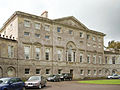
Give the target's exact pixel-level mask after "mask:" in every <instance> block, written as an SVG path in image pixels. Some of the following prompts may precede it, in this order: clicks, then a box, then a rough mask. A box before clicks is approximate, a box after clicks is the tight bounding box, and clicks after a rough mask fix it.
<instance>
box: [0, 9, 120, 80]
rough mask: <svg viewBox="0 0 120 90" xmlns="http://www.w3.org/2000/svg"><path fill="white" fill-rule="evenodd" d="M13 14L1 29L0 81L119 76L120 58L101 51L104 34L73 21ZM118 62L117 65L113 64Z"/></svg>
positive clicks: (73, 18) (69, 18) (70, 19)
mask: <svg viewBox="0 0 120 90" xmlns="http://www.w3.org/2000/svg"><path fill="white" fill-rule="evenodd" d="M47 16H48V12H47V11H45V12H44V13H43V14H42V15H41V16H37V15H32V14H28V13H24V12H20V11H16V12H15V13H14V14H13V15H12V16H11V17H10V18H9V19H8V20H7V21H6V22H5V24H4V25H3V27H2V28H1V29H0V77H13V76H17V77H21V78H27V77H30V76H31V75H44V76H48V75H50V74H61V73H72V74H73V78H75V79H77V78H84V77H103V76H107V75H110V74H112V73H119V72H120V58H119V57H120V54H118V53H117V54H116V53H112V55H113V56H114V57H115V58H114V60H115V62H114V63H112V61H111V62H110V60H111V59H109V56H111V53H110V54H109V53H106V52H105V51H104V36H105V34H103V33H101V32H97V31H93V30H90V29H88V28H87V27H86V26H85V25H83V24H82V23H81V22H80V21H78V20H77V19H76V18H75V17H73V16H70V17H64V18H59V19H54V20H52V19H48V17H47ZM116 62H117V63H116Z"/></svg>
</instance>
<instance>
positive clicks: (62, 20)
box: [54, 16, 87, 29]
mask: <svg viewBox="0 0 120 90" xmlns="http://www.w3.org/2000/svg"><path fill="white" fill-rule="evenodd" d="M54 21H56V22H59V23H62V24H66V25H69V26H73V27H77V28H80V29H87V27H86V26H85V25H83V24H82V23H81V22H80V21H79V20H77V19H76V18H75V17H73V16H70V17H65V18H60V19H55V20H54Z"/></svg>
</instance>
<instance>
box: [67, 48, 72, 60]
mask: <svg viewBox="0 0 120 90" xmlns="http://www.w3.org/2000/svg"><path fill="white" fill-rule="evenodd" d="M72 54H73V52H72V46H70V47H69V49H68V61H72Z"/></svg>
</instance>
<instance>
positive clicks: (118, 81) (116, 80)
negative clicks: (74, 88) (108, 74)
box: [78, 79, 120, 84]
mask: <svg viewBox="0 0 120 90" xmlns="http://www.w3.org/2000/svg"><path fill="white" fill-rule="evenodd" d="M78 82H79V83H88V84H120V79H112V80H88V81H78Z"/></svg>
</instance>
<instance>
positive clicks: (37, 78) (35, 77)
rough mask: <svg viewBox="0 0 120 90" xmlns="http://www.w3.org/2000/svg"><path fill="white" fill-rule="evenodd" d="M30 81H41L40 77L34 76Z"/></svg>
mask: <svg viewBox="0 0 120 90" xmlns="http://www.w3.org/2000/svg"><path fill="white" fill-rule="evenodd" d="M28 80H40V77H38V76H33V77H30V78H29V79H28Z"/></svg>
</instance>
